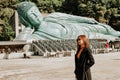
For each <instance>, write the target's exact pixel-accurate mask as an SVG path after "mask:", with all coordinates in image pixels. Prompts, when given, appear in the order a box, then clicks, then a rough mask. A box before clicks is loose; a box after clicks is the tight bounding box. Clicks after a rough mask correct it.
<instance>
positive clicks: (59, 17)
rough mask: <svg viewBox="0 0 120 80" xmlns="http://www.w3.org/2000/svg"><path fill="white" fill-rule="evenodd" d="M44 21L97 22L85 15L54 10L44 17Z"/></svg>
mask: <svg viewBox="0 0 120 80" xmlns="http://www.w3.org/2000/svg"><path fill="white" fill-rule="evenodd" d="M44 20H45V21H51V22H58V21H63V22H69V23H89V24H96V23H98V22H97V21H96V20H94V19H93V18H87V17H81V16H73V15H69V14H65V13H59V12H55V13H52V14H50V15H48V16H47V17H45V18H44Z"/></svg>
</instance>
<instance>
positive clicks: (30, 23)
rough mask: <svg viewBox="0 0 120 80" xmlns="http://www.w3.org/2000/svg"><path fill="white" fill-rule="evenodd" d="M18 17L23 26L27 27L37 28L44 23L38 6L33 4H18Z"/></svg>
mask: <svg viewBox="0 0 120 80" xmlns="http://www.w3.org/2000/svg"><path fill="white" fill-rule="evenodd" d="M17 11H18V15H19V18H20V21H21V22H22V24H24V25H25V26H26V27H35V28H37V27H38V26H39V25H40V24H41V22H42V19H43V17H42V15H41V13H40V12H39V10H38V8H37V7H36V5H35V4H34V3H32V2H26V1H25V2H21V3H20V4H18V10H17Z"/></svg>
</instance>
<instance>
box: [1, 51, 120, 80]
mask: <svg viewBox="0 0 120 80" xmlns="http://www.w3.org/2000/svg"><path fill="white" fill-rule="evenodd" d="M94 58H95V65H94V66H93V67H92V68H91V71H92V78H93V80H120V53H119V52H116V53H107V54H95V55H94ZM73 72H74V55H72V56H70V57H59V58H43V57H32V58H31V59H9V60H0V80H75V76H74V73H73Z"/></svg>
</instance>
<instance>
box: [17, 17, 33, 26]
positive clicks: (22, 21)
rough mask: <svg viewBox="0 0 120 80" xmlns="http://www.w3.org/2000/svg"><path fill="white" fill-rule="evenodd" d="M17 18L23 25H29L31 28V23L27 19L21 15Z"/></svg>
mask: <svg viewBox="0 0 120 80" xmlns="http://www.w3.org/2000/svg"><path fill="white" fill-rule="evenodd" d="M19 19H20V21H21V23H22V24H23V25H24V26H25V27H31V28H32V26H31V24H30V23H29V22H28V21H27V20H25V19H24V18H23V17H22V16H19Z"/></svg>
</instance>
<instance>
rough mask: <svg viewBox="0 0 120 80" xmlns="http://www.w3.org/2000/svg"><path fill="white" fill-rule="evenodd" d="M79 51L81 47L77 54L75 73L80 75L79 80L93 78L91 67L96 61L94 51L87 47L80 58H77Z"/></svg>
mask: <svg viewBox="0 0 120 80" xmlns="http://www.w3.org/2000/svg"><path fill="white" fill-rule="evenodd" d="M78 52H79V49H78V51H77V52H76V54H75V75H76V76H77V77H79V79H77V80H91V72H90V67H91V66H92V65H93V64H94V63H95V61H94V58H93V56H92V51H91V49H89V48H86V47H85V48H84V49H83V51H82V52H81V55H80V58H79V59H78V58H77V54H78Z"/></svg>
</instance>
